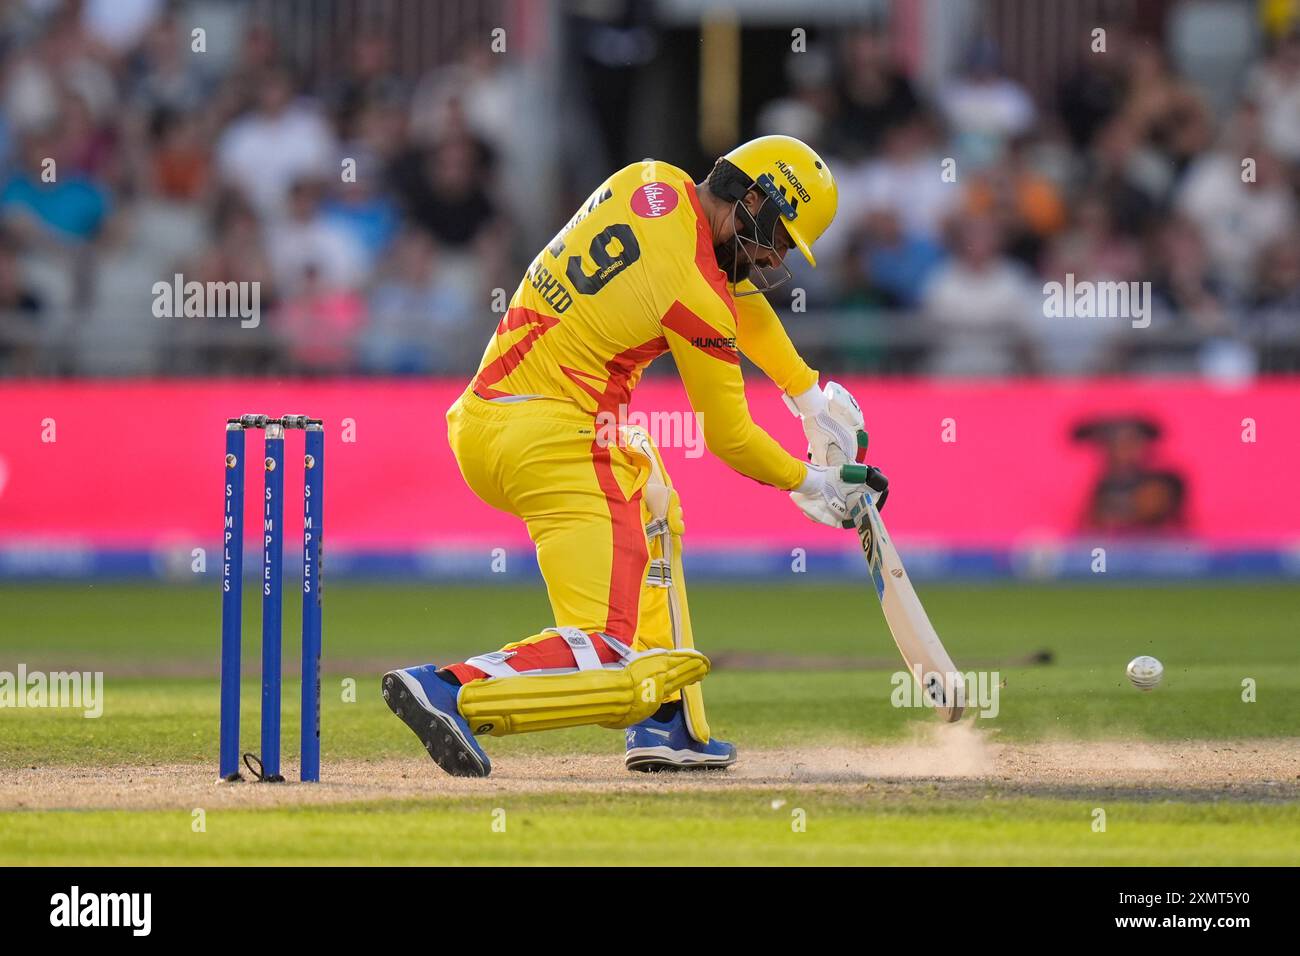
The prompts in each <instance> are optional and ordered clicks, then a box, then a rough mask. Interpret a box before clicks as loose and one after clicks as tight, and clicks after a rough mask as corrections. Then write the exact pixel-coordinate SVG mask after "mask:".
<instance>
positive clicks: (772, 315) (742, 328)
mask: <svg viewBox="0 0 1300 956" xmlns="http://www.w3.org/2000/svg"><path fill="white" fill-rule="evenodd" d="M752 288H753V284H752V283H751V282H749V281H748V280H746V281H745V282H742V283H741V284H740V289H741V290H742V291H748V290H749V289H752ZM736 346H737V347H738V348H739V349H740V351H741V352H742V353H743V354H744V356H745V357H746V358H747V359H749V360H750V361H751V362H753V363H754V364H755V365H757V366H758V367H759V368H760V369H762V371H763V374H764V375H766V376H767V377H768V378H770V379H771V380H772V381H773V382H774V383H776V385H777V386H778V387H779V388H780V389H781V391H783V392H785V393H786V394H787V395H800V394H802V393H803V392H806V391H808V389H810V388H812V387H813V386H814V385H816V384H817V371H816V370H815V369H811V368H809V367H808V363H807V362H805V361H804V360H803V358H802V357H800V355H799V353H798V352H797V351H795V347H794V343H792V342H791V341H790V336H789V335H787V334H786V331H785V327H784V326H783V325H782V324H781V320H780V319H778V318H777V316H776V311H775V310H774V309H773V308H772V304H771V303H770V302H768V301H767V297H766V296H764V295H742V296H737V297H736Z"/></svg>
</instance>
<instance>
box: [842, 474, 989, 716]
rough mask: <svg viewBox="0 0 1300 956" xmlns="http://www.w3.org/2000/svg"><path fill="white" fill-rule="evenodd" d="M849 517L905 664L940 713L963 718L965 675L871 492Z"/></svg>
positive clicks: (863, 496)
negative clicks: (935, 623) (933, 621)
mask: <svg viewBox="0 0 1300 956" xmlns="http://www.w3.org/2000/svg"><path fill="white" fill-rule="evenodd" d="M849 517H850V519H851V520H852V521H853V526H854V527H855V528H856V529H857V532H858V540H859V541H861V542H862V553H863V554H864V555H865V556H866V559H867V568H868V569H869V570H870V572H871V580H872V583H873V584H874V585H875V588H876V597H878V598H879V599H880V608H881V610H882V611H884V612H885V623H887V624H888V625H889V632H890V633H891V634H892V635H894V643H895V644H897V645H898V650H899V653H901V654H902V655H903V661H904V662H905V663H906V664H907V669H908V670H909V671H911V673H912V677H913V678H915V680H916V682H917V684H918V685H919V686H920V688H921V692H922V693H923V694H925V695H926V697H927V698H928V699H929V700H930V701H931V703H933V704H934V708H935V711H936V712H937V713H938V714H939V716H940V717H942V718H943V719H944V720H946V721H948V722H949V723H952V722H953V721H955V720H958V719H960V718H961V714H962V710H963V708H964V706H965V701H966V685H965V682H964V679H963V678H962V675H961V674H960V673H959V672H958V671H957V666H956V665H955V664H953V662H952V658H951V657H949V656H948V652H947V650H945V649H944V646H943V642H941V641H940V640H939V635H938V634H936V633H935V630H934V626H933V625H932V624H931V623H930V618H929V617H927V616H926V613H925V608H923V607H922V606H921V601H920V599H919V598H918V597H917V596H916V591H915V590H913V588H912V582H911V581H910V580H909V579H908V577H907V571H906V569H904V567H903V561H902V559H901V558H899V556H898V550H897V549H896V548H895V547H894V543H893V542H892V541H891V540H890V539H889V532H887V531H886V530H885V523H884V522H883V521H881V520H880V512H879V511H877V510H876V505H875V502H874V501H873V500H872V498H871V495H870V494H864V495H862V500H861V501H860V502H859V503H858V504H857V505H856V506H855V507H854V508H853V511H852V512H851V513H850V515H849Z"/></svg>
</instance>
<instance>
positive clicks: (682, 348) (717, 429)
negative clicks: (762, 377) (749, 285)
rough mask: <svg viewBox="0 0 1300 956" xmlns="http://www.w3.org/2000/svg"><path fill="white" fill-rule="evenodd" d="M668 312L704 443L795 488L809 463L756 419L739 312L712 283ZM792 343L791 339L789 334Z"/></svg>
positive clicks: (745, 469)
mask: <svg viewBox="0 0 1300 956" xmlns="http://www.w3.org/2000/svg"><path fill="white" fill-rule="evenodd" d="M682 293H683V294H682V295H681V296H680V297H679V298H678V299H677V300H676V301H674V302H673V303H672V304H671V305H670V306H669V307H668V309H667V311H666V312H665V313H664V316H663V328H664V337H665V338H666V339H667V341H668V347H669V349H671V351H672V353H673V359H674V361H676V363H677V370H678V372H679V374H680V375H681V377H682V384H683V385H685V386H686V394H687V397H689V398H690V402H691V408H692V409H694V410H695V411H696V413H698V414H699V416H700V425H701V428H702V429H703V432H704V443H705V445H707V446H708V449H709V451H710V452H712V453H713V454H714V455H716V456H717V457H718V458H720V459H721V460H722V461H723V462H724V463H725V464H726V465H728V466H729V467H731V468H733V469H735V470H736V471H738V472H740V473H741V474H742V475H745V476H746V477H748V478H753V479H754V480H755V481H761V482H763V483H764V484H767V485H773V486H775V487H777V488H782V489H785V490H787V491H788V490H790V489H792V488H795V487H797V486H798V485H799V484H800V483H801V482H802V481H803V480H804V477H805V476H806V474H807V468H806V467H805V465H804V463H803V462H802V461H800V460H799V459H798V458H795V457H794V456H793V455H791V454H790V453H789V452H787V451H786V450H785V449H784V448H782V447H781V446H780V445H779V444H777V442H776V439H774V438H772V436H771V435H769V434H768V433H767V432H765V431H763V429H761V428H759V427H758V425H756V424H755V423H754V419H753V418H752V417H751V416H750V414H749V403H748V402H747V401H746V400H745V383H744V380H743V379H742V377H741V374H740V353H739V352H738V351H737V349H736V317H735V316H734V315H733V314H732V312H731V310H730V309H729V308H728V307H727V305H726V303H725V302H724V300H723V299H722V298H721V297H720V296H719V295H718V294H717V293H716V292H715V291H714V290H713V289H712V288H710V287H709V286H708V285H707V284H705V283H703V282H698V283H691V284H690V286H689V287H688V288H684V289H683V290H682ZM787 344H788V340H787Z"/></svg>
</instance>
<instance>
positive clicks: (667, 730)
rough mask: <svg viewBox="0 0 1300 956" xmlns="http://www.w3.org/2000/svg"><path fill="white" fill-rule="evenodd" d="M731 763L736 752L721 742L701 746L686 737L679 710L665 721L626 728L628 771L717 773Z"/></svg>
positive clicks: (682, 716)
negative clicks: (712, 771)
mask: <svg viewBox="0 0 1300 956" xmlns="http://www.w3.org/2000/svg"><path fill="white" fill-rule="evenodd" d="M735 762H736V748H735V747H734V746H732V745H731V744H729V743H727V742H726V741H725V740H715V739H712V738H710V740H709V742H708V743H707V744H702V743H700V742H699V741H698V740H696V739H695V738H693V737H692V736H691V735H690V732H689V731H687V729H686V716H685V715H684V714H683V713H682V709H681V707H680V706H679V707H678V708H677V709H676V712H675V713H674V714H673V716H672V717H670V718H669V719H668V720H666V721H663V720H655V719H654V718H653V717H648V718H646V719H645V720H643V721H641V723H639V724H633V725H632V726H631V727H629V728H627V756H626V757H624V758H623V763H624V764H625V765H626V766H627V769H628V770H640V771H643V772H650V771H658V770H721V769H723V768H725V767H730V766H731V765H732V764H733V763H735Z"/></svg>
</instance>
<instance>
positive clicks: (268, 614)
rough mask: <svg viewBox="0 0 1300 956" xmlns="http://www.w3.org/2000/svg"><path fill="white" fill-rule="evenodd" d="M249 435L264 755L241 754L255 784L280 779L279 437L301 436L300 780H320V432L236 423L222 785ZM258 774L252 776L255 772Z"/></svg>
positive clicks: (257, 420)
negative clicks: (256, 522) (256, 482)
mask: <svg viewBox="0 0 1300 956" xmlns="http://www.w3.org/2000/svg"><path fill="white" fill-rule="evenodd" d="M249 429H262V430H263V434H264V436H265V439H264V440H265V457H264V461H263V467H264V469H265V478H264V484H263V495H262V738H261V744H262V754H261V757H260V759H259V758H257V757H255V756H254V755H253V754H251V753H247V754H244V765H245V766H247V767H248V769H249V772H250V773H252V774H253V775H254V776H255V777H256V778H257V779H258V780H260V781H263V782H266V783H279V782H283V781H284V777H283V776H281V774H280V698H281V693H280V687H281V679H282V676H283V675H282V668H281V662H280V644H281V636H282V632H281V621H282V613H281V612H282V607H283V593H282V585H283V577H284V432H285V429H301V430H302V431H303V435H304V455H303V522H302V724H301V741H300V743H301V760H300V774H299V776H300V779H301V780H303V781H304V782H307V781H310V782H318V781H319V780H320V655H321V580H322V579H321V533H322V530H323V516H324V508H323V496H324V484H325V431H324V425H323V423H322V421H321V420H320V419H318V418H308V417H307V416H306V415H283V416H281V417H280V418H271V417H269V416H267V415H241V416H240V417H239V418H231V419H228V420H227V421H226V460H225V478H226V480H225V522H224V524H225V531H224V540H223V543H222V548H223V553H222V562H221V569H222V570H221V760H220V763H221V779H222V780H226V781H235V780H242V779H243V777H242V776H241V775H240V773H239V680H240V650H241V648H240V642H241V641H242V639H243V626H242V614H243V595H242V591H243V588H242V584H243V577H244V574H243V571H244V449H245V440H244V439H245V434H246V432H247V431H248V430H249ZM254 763H256V764H257V767H256V768H254V766H253V764H254Z"/></svg>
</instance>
